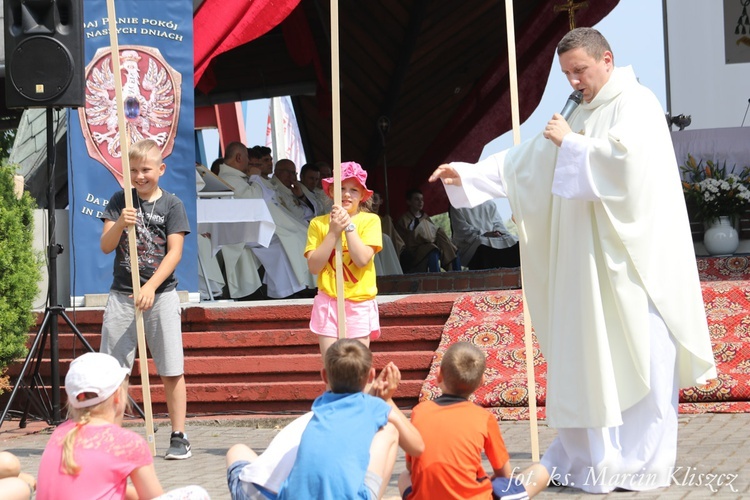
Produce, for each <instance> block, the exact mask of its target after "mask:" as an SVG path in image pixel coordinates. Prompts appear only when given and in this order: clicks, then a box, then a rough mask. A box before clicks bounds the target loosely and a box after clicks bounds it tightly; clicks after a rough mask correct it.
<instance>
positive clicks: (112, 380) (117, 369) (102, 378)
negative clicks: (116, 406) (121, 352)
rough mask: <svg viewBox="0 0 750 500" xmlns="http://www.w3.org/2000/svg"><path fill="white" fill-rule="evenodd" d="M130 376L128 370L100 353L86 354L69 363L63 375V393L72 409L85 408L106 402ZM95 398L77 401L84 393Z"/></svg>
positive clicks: (107, 355)
mask: <svg viewBox="0 0 750 500" xmlns="http://www.w3.org/2000/svg"><path fill="white" fill-rule="evenodd" d="M129 374H130V370H129V369H128V368H123V367H122V366H120V363H119V362H118V361H117V360H116V359H115V358H113V357H112V356H110V355H109V354H104V353H102V352H87V353H86V354H84V355H83V356H79V357H77V358H76V359H74V360H73V362H72V363H70V368H69V369H68V374H67V375H65V392H66V393H67V394H68V402H69V404H70V406H72V407H73V408H87V407H89V406H94V405H97V404H99V403H101V402H102V401H106V400H107V398H109V397H110V396H111V395H112V394H114V393H115V391H116V390H117V389H118V388H119V387H120V385H121V384H122V381H123V380H125V377H127V376H128V375H129ZM87 392H88V393H94V394H96V395H97V396H96V397H95V398H89V399H79V397H82V395H83V394H85V393H87Z"/></svg>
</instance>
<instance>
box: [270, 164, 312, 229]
mask: <svg viewBox="0 0 750 500" xmlns="http://www.w3.org/2000/svg"><path fill="white" fill-rule="evenodd" d="M271 184H272V185H273V187H274V189H276V193H277V198H278V200H279V203H280V204H281V206H283V207H284V208H285V209H286V210H287V211H288V212H289V213H290V214H292V216H294V218H295V219H297V220H299V221H300V222H302V223H304V224H309V223H310V221H311V220H312V218H313V217H315V216H316V215H321V214H316V213H315V202H314V200H313V199H312V196H311V199H308V198H307V195H306V194H305V192H304V191H303V190H302V188H301V185H300V182H299V181H298V180H297V167H296V166H295V165H294V162H293V161H292V160H279V161H277V162H276V168H275V169H274V174H273V177H272V178H271Z"/></svg>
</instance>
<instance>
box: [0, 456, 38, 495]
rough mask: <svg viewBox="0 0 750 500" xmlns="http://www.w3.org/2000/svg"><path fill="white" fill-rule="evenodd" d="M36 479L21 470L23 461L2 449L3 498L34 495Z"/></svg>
mask: <svg viewBox="0 0 750 500" xmlns="http://www.w3.org/2000/svg"><path fill="white" fill-rule="evenodd" d="M34 489H36V479H34V476H32V475H31V474H27V473H25V472H21V462H20V461H19V460H18V457H16V456H15V455H14V454H12V453H10V452H7V451H0V497H2V498H3V500H27V499H29V498H31V497H32V496H33V495H34Z"/></svg>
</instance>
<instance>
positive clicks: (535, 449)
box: [505, 0, 539, 462]
mask: <svg viewBox="0 0 750 500" xmlns="http://www.w3.org/2000/svg"><path fill="white" fill-rule="evenodd" d="M505 24H506V31H507V34H508V74H509V77H510V110H511V121H512V123H513V144H520V143H521V124H520V119H519V115H520V113H519V111H518V108H519V106H518V69H517V67H516V33H515V22H514V20H513V0H505ZM521 232H522V233H523V234H525V228H524V227H523V220H521ZM518 248H519V250H520V251H521V256H522V257H523V253H524V250H525V238H522V239H521V240H520V242H519V245H518ZM521 262H523V259H521ZM524 285H525V284H524V280H523V266H521V294H522V300H523V339H524V347H525V350H526V390H527V394H528V396H529V432H530V433H531V460H532V461H533V462H538V461H539V430H538V428H537V418H536V377H535V375H534V344H533V341H532V337H531V315H529V307H528V302H527V300H526V287H525V286H524Z"/></svg>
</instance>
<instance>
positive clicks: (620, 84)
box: [430, 28, 716, 493]
mask: <svg viewBox="0 0 750 500" xmlns="http://www.w3.org/2000/svg"><path fill="white" fill-rule="evenodd" d="M557 53H558V56H559V62H560V66H561V69H562V71H563V73H564V74H565V76H566V77H567V78H568V81H569V82H570V84H571V86H572V87H573V88H575V89H576V90H580V91H581V92H582V93H583V101H584V102H583V103H582V104H581V105H580V106H579V107H578V108H577V109H576V110H575V111H573V113H572V114H571V115H570V117H569V119H568V120H567V121H566V120H565V119H564V118H563V117H562V116H561V115H559V114H555V115H554V116H553V117H552V119H551V120H550V122H549V123H548V124H547V127H546V128H545V130H544V132H543V134H541V135H539V136H537V137H536V138H534V139H532V140H530V141H527V142H525V143H523V144H521V145H519V146H517V147H514V148H511V149H509V150H507V151H503V152H501V153H499V154H496V155H494V156H492V157H490V158H488V159H486V160H484V161H481V162H479V163H477V164H475V165H470V164H465V163H464V164H462V163H451V164H448V165H441V166H440V167H438V169H437V170H436V171H435V172H434V173H433V174H432V176H431V177H430V180H432V181H434V180H436V179H442V181H443V183H444V184H445V187H446V192H447V193H448V196H449V198H450V200H451V204H453V205H454V206H457V207H465V206H474V205H478V204H480V203H482V202H484V201H487V200H490V199H493V198H497V197H500V196H507V197H508V198H509V201H510V204H511V208H512V209H513V214H514V217H515V220H516V222H517V224H518V228H519V237H520V240H521V242H522V248H521V263H522V269H523V272H524V284H525V292H526V298H527V306H528V308H529V312H530V314H531V319H532V321H533V326H534V329H535V332H536V335H537V339H538V341H539V344H540V347H541V349H542V353H543V354H544V356H545V358H546V360H547V401H546V411H547V421H548V425H549V426H550V427H554V428H557V429H558V437H557V438H556V439H555V440H554V441H553V443H552V444H551V445H550V448H549V449H548V450H547V452H546V453H545V454H544V456H543V458H542V464H543V465H544V466H545V467H546V468H547V469H548V471H549V472H550V474H551V475H552V478H553V479H555V480H556V481H557V482H559V483H561V484H563V485H566V486H570V487H575V488H581V489H583V490H584V491H588V492H594V493H603V492H608V491H612V490H614V489H615V488H623V489H628V490H647V489H653V488H658V487H664V486H668V485H669V482H670V473H671V472H672V468H673V467H674V466H675V460H676V448H677V408H678V406H677V405H678V389H679V388H681V387H688V386H693V385H696V384H704V383H705V382H706V381H707V380H709V379H711V378H715V377H716V367H715V364H714V359H713V354H712V351H711V343H710V339H709V334H708V327H707V323H706V316H705V309H704V304H703V298H702V294H701V289H700V283H699V280H698V272H697V266H696V261H695V254H694V250H693V243H692V239H691V236H690V230H689V224H688V218H687V211H686V209H685V201H684V197H683V194H682V188H681V184H680V178H679V171H678V167H677V163H676V161H675V155H674V150H673V148H672V142H671V138H670V134H669V130H668V128H667V124H666V121H665V119H664V112H663V110H662V109H661V106H660V104H659V102H658V100H657V99H656V97H655V96H654V95H653V93H652V92H651V91H649V90H648V89H646V88H645V87H643V86H641V85H640V84H639V83H638V81H637V79H636V77H635V74H634V73H633V70H632V69H631V68H630V67H624V68H616V67H615V66H614V56H613V55H612V52H611V50H610V47H609V45H608V43H607V41H606V39H604V37H603V36H601V34H600V33H599V32H598V31H596V30H594V29H592V28H577V29H575V30H573V31H571V32H570V33H568V34H567V35H566V36H565V37H564V38H563V39H562V41H561V42H560V44H559V45H558V48H557Z"/></svg>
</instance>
